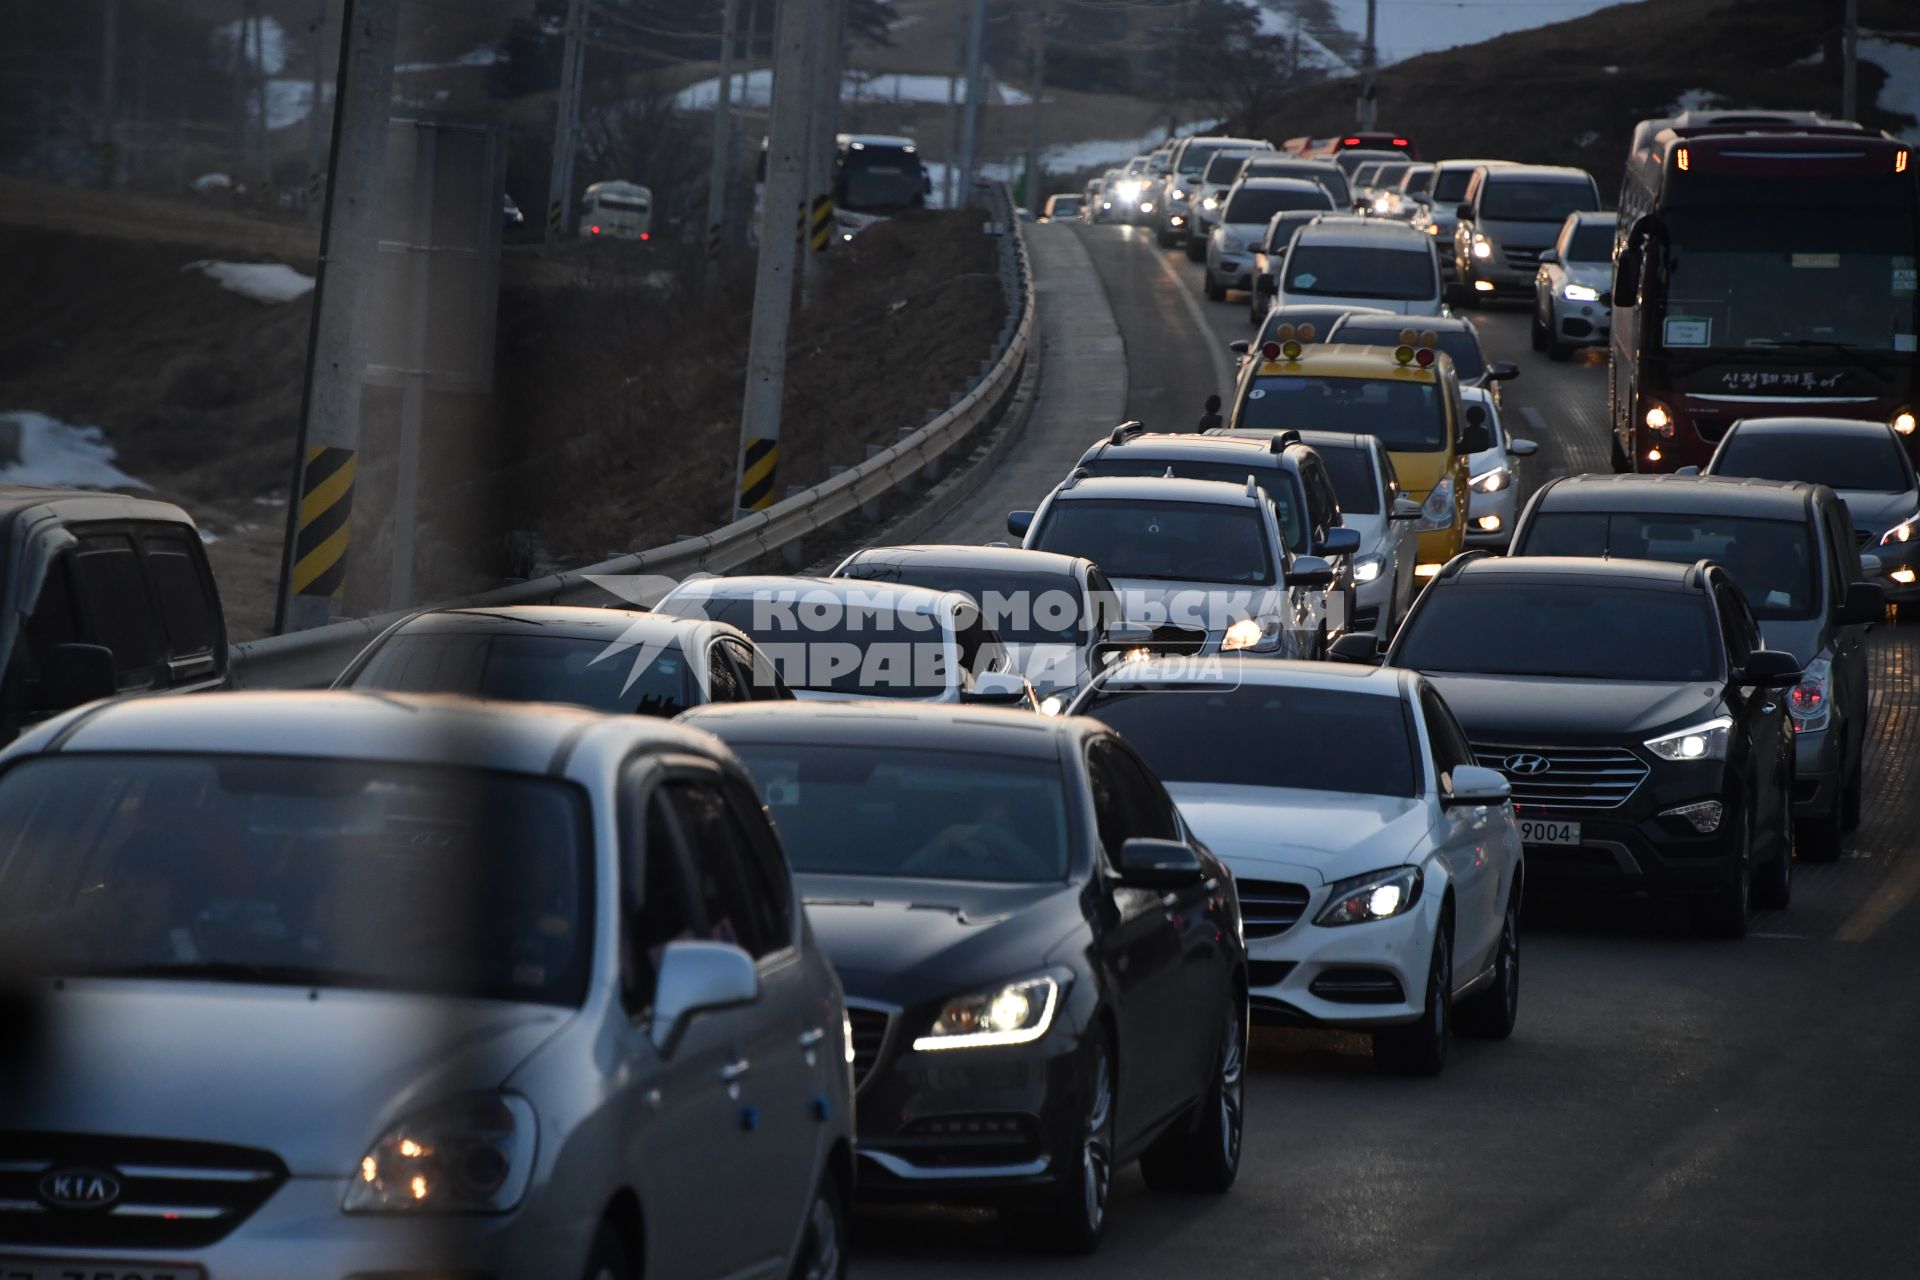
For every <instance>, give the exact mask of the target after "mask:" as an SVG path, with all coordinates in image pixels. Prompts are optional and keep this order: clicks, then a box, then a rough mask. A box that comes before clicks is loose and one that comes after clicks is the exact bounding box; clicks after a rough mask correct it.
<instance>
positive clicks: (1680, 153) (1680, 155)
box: [1673, 147, 1691, 173]
mask: <svg viewBox="0 0 1920 1280" xmlns="http://www.w3.org/2000/svg"><path fill="white" fill-rule="evenodd" d="M1673 162H1674V164H1676V165H1678V166H1679V167H1680V172H1682V173H1685V172H1686V171H1687V169H1688V167H1689V166H1690V163H1691V157H1689V156H1688V155H1687V149H1686V148H1685V147H1681V148H1680V149H1679V150H1677V151H1675V152H1674V153H1673Z"/></svg>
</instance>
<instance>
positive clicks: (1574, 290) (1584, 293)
mask: <svg viewBox="0 0 1920 1280" xmlns="http://www.w3.org/2000/svg"><path fill="white" fill-rule="evenodd" d="M1561 292H1562V293H1564V294H1566V295H1567V301H1568V302H1598V301H1600V291H1599V290H1598V289H1596V288H1594V287H1593V286H1592V285H1590V284H1570V285H1568V286H1567V287H1566V288H1565V289H1562V290H1561Z"/></svg>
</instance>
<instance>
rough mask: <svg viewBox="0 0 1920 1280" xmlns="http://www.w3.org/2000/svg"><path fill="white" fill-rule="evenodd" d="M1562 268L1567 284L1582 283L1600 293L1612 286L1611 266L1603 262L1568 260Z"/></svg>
mask: <svg viewBox="0 0 1920 1280" xmlns="http://www.w3.org/2000/svg"><path fill="white" fill-rule="evenodd" d="M1563 269H1564V270H1565V271H1566V273H1567V283H1569V284H1584V285H1586V286H1587V287H1588V288H1590V289H1598V290H1599V291H1600V292H1601V293H1605V292H1606V291H1607V290H1609V289H1611V288H1613V268H1612V267H1611V266H1609V265H1607V264H1606V263H1604V262H1568V263H1565V264H1563Z"/></svg>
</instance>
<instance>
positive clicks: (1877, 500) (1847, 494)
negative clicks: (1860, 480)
mask: <svg viewBox="0 0 1920 1280" xmlns="http://www.w3.org/2000/svg"><path fill="white" fill-rule="evenodd" d="M1840 500H1841V501H1842V502H1845V503H1846V504H1847V514H1849V515H1851V516H1852V517H1853V527H1854V528H1855V529H1858V530H1859V531H1860V532H1861V533H1874V534H1882V533H1885V532H1886V531H1887V530H1888V529H1890V528H1892V527H1893V526H1894V525H1896V524H1899V523H1900V522H1901V521H1902V520H1905V519H1906V518H1907V517H1909V516H1911V515H1912V514H1913V513H1914V510H1915V509H1916V508H1917V507H1920V494H1916V493H1914V491H1913V490H1911V489H1908V490H1907V491H1905V492H1904V493H1876V492H1870V491H1866V490H1861V489H1843V490H1841V491H1840ZM1862 550H1864V551H1873V550H1875V548H1874V547H1873V545H1872V544H1868V545H1867V546H1866V547H1863V548H1862Z"/></svg>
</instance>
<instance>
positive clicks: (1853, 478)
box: [1713, 430, 1913, 493]
mask: <svg viewBox="0 0 1920 1280" xmlns="http://www.w3.org/2000/svg"><path fill="white" fill-rule="evenodd" d="M1713 473H1714V474H1715V475H1722V476H1757V477H1759V478H1760V479H1762V480H1806V481H1810V482H1811V483H1813V484H1824V485H1826V486H1828V487H1829V488H1833V489H1850V490H1854V491H1856V492H1865V493H1901V492H1904V491H1905V490H1908V489H1911V488H1913V470H1912V468H1911V467H1910V466H1908V464H1907V456H1906V453H1905V451H1904V450H1902V449H1901V448H1900V446H1899V444H1898V443H1897V442H1896V441H1895V440H1894V438H1893V436H1891V435H1885V436H1861V435H1859V434H1857V433H1855V432H1852V431H1848V432H1845V433H1836V434H1832V435H1823V434H1822V433H1820V432H1819V431H1817V430H1815V431H1808V432H1806V433H1804V434H1796V435H1785V434H1782V433H1780V432H1775V431H1766V432H1760V431H1735V432H1734V433H1733V434H1732V435H1731V436H1729V437H1727V442H1726V443H1725V444H1724V445H1721V446H1720V455H1719V456H1718V457H1717V458H1715V459H1714V461H1713Z"/></svg>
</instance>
